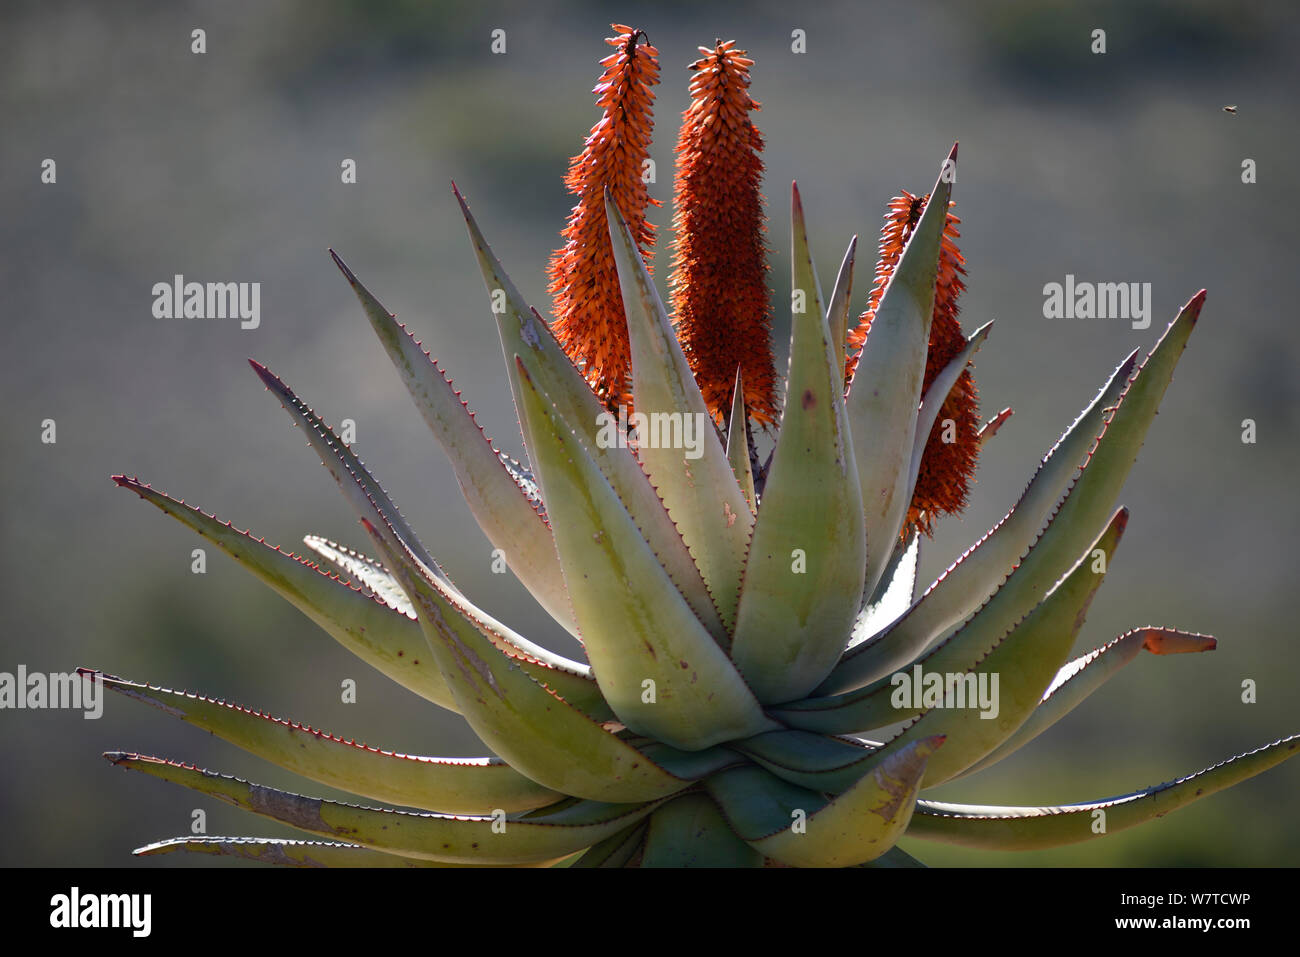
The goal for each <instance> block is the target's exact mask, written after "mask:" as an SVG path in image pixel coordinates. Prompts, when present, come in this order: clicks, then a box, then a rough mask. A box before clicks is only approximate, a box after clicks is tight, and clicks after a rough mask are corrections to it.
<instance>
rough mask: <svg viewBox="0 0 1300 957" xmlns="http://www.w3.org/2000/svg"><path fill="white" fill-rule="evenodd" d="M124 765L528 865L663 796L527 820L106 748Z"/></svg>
mask: <svg viewBox="0 0 1300 957" xmlns="http://www.w3.org/2000/svg"><path fill="white" fill-rule="evenodd" d="M104 757H106V758H107V759H108V760H109V761H110V762H112V763H113V764H115V765H117V766H118V767H120V768H126V769H128V770H134V771H144V772H145V773H147V774H151V775H153V776H154V777H158V778H162V779H163V780H164V781H171V782H172V783H174V784H180V785H182V786H184V787H188V788H192V789H193V790H196V791H199V792H201V793H203V794H208V795H211V796H212V797H214V798H216V799H217V800H219V801H224V802H225V803H227V804H230V805H233V806H234V807H237V808H242V809H243V810H246V811H252V812H253V813H255V814H260V815H261V816H263V817H266V818H270V819H271V820H274V821H280V822H282V823H284V824H288V825H289V826H290V827H294V828H297V829H298V830H300V831H306V832H308V833H310V834H319V835H322V836H324V837H328V838H335V839H341V840H344V841H346V842H348V843H351V844H362V845H365V846H366V847H373V848H376V849H378V850H381V851H387V852H389V853H392V854H400V855H402V856H404V857H418V858H422V859H425V860H432V861H445V862H448V863H453V864H483V863H490V864H530V863H541V862H545V861H554V860H555V859H556V858H559V857H563V856H565V855H568V854H572V853H574V852H576V851H580V850H582V849H583V848H585V847H590V846H591V845H592V844H594V843H596V842H597V841H600V840H604V839H605V838H606V837H608V836H609V835H611V834H614V833H616V832H617V831H620V830H622V829H623V828H625V827H627V826H628V825H629V824H632V823H633V822H635V821H638V820H640V819H641V818H643V817H646V816H647V815H649V814H650V813H651V812H652V811H653V810H654V809H655V808H657V807H658V806H659V805H660V804H661V803H662V802H661V801H651V802H647V803H642V804H602V803H599V802H595V801H580V802H577V803H576V804H569V805H565V806H563V807H562V808H561V809H560V810H557V811H554V812H552V813H550V814H545V815H537V816H534V817H529V818H526V819H520V818H516V819H514V820H510V819H506V818H504V817H502V816H500V815H498V816H495V817H453V816H451V815H446V814H427V813H415V812H411V811H395V810H392V809H391V808H370V807H358V806H356V805H352V804H340V803H339V802H337V801H326V800H323V799H321V798H309V797H303V796H302V795H300V794H293V793H290V792H288V791H279V790H276V789H275V788H268V787H264V786H262V785H260V784H253V783H250V782H248V781H244V780H241V779H239V778H236V777H231V776H229V775H225V774H218V773H217V772H215V771H209V770H206V769H205V768H198V767H195V766H194V765H192V764H181V763H179V762H175V761H166V760H164V759H162V758H156V757H151V756H148V755H140V754H128V753H124V752H121V751H109V752H106V753H105V755H104Z"/></svg>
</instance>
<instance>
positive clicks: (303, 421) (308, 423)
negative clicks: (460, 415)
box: [248, 359, 456, 589]
mask: <svg viewBox="0 0 1300 957" xmlns="http://www.w3.org/2000/svg"><path fill="white" fill-rule="evenodd" d="M248 364H249V365H250V366H252V367H253V371H254V372H256V373H257V377H258V378H259V379H261V380H262V383H263V384H264V385H265V386H266V388H267V391H268V392H271V393H273V394H274V395H275V396H276V398H278V399H279V400H280V405H281V406H283V407H284V410H285V411H286V412H288V413H289V415H290V417H291V418H292V419H293V422H294V425H296V426H298V428H300V429H302V431H303V433H304V434H305V435H306V436H307V444H308V445H310V446H311V447H312V448H313V449H315V451H316V454H317V455H318V456H320V461H321V464H322V465H324V466H325V470H326V471H327V472H329V473H330V476H331V477H332V478H333V479H334V481H335V483H336V484H337V485H338V487H339V491H341V492H342V493H343V497H344V498H346V499H347V500H348V503H349V504H350V505H351V506H352V509H353V511H355V512H356V513H357V515H358V516H359V517H361V518H369V519H370V520H371V522H380V521H382V522H385V523H386V524H388V525H390V526H391V527H392V529H393V531H394V532H395V533H396V534H397V535H398V536H399V537H400V538H401V540H402V541H403V543H405V544H406V546H407V547H408V548H409V549H410V550H411V551H412V552H413V553H414V554H415V555H416V557H417V558H419V559H420V561H421V562H423V563H424V565H425V567H427V568H428V569H429V571H430V572H431V573H432V574H433V575H434V576H436V577H437V578H438V579H439V580H440V581H441V582H443V584H445V585H448V586H450V587H451V588H453V589H454V588H455V587H456V586H455V585H453V584H452V581H451V579H450V578H448V577H447V575H446V574H445V573H444V572H443V570H442V567H441V566H440V565H439V564H438V562H437V560H436V559H435V558H434V557H433V556H432V555H431V554H429V551H428V549H426V548H425V547H424V546H423V545H422V544H421V543H420V540H419V538H418V537H417V536H416V534H415V532H414V531H413V530H412V529H411V527H410V526H409V525H407V524H406V520H405V519H404V518H402V515H401V513H400V512H399V511H398V510H397V506H396V505H394V504H393V502H392V500H391V499H390V498H389V497H388V493H387V492H385V491H384V489H383V487H382V486H381V485H380V484H379V483H378V482H377V481H375V478H374V476H372V475H371V474H370V472H369V471H368V470H367V469H366V467H365V464H364V463H362V461H361V460H360V459H359V458H357V457H356V455H355V454H353V452H352V450H351V449H350V448H348V446H347V445H345V444H344V443H343V442H342V440H340V439H339V437H338V436H337V435H335V434H334V430H333V429H331V428H330V427H329V426H328V425H326V424H325V422H324V420H323V419H321V417H320V416H318V415H317V414H316V413H315V412H313V411H312V410H311V408H310V407H309V406H308V405H307V403H305V402H303V401H302V399H300V398H298V396H296V395H295V394H294V392H293V390H292V389H290V388H289V387H288V386H287V385H286V384H285V383H284V380H283V379H281V378H280V377H279V376H277V375H276V374H275V373H274V372H272V371H271V370H270V369H268V368H267V367H266V366H264V365H262V364H261V363H260V362H257V361H255V360H253V359H249V360H248Z"/></svg>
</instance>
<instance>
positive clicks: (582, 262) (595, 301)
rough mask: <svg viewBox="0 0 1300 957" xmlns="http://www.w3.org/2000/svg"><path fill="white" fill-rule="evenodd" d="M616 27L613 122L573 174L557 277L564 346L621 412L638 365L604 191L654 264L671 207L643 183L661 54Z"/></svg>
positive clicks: (557, 327) (555, 260) (604, 95)
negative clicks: (572, 200)
mask: <svg viewBox="0 0 1300 957" xmlns="http://www.w3.org/2000/svg"><path fill="white" fill-rule="evenodd" d="M611 26H612V27H613V29H614V30H615V31H616V32H617V33H618V35H617V36H614V37H608V38H606V40H605V42H606V43H608V44H610V45H611V46H613V47H616V48H617V52H615V53H612V54H610V55H609V56H607V57H605V59H603V60H601V61H600V65H601V66H603V67H604V68H605V72H604V74H603V75H602V76H601V78H600V81H599V82H598V83H597V84H596V86H595V88H594V89H593V90H592V92H593V93H594V94H596V104H597V105H598V106H599V107H600V108H601V109H602V111H603V113H602V115H601V118H600V120H599V122H597V123H596V125H595V126H593V127H592V128H591V132H590V133H589V134H588V135H587V140H586V142H585V143H584V144H583V148H582V152H581V153H579V154H578V155H577V156H575V157H574V158H573V160H572V161H571V162H570V164H569V172H568V174H567V175H566V176H565V179H564V184H565V186H567V187H568V189H569V191H570V192H571V193H573V194H574V195H575V196H577V197H578V204H577V205H576V206H574V207H573V211H572V212H571V213H570V215H569V221H568V224H567V225H566V226H565V228H564V230H563V231H562V232H561V234H560V235H561V236H562V237H563V239H564V241H565V242H564V246H563V247H562V248H561V249H558V250H556V252H555V254H554V255H553V256H552V257H551V263H550V267H549V269H548V275H549V277H550V293H551V297H552V300H553V303H554V310H555V323H554V326H553V328H554V331H555V337H556V338H557V339H558V340H559V342H560V345H561V346H562V347H563V348H564V351H565V352H566V353H567V354H568V356H569V358H570V359H572V360H573V361H574V363H575V364H576V365H577V366H578V367H579V368H580V369H582V371H583V373H584V375H586V377H587V381H588V382H589V383H590V384H591V387H592V388H593V389H594V390H595V391H596V393H597V394H598V395H599V396H600V397H601V398H602V399H604V400H605V401H606V402H607V403H608V404H610V405H611V406H614V405H617V404H618V403H619V402H620V401H625V400H626V392H627V380H628V377H629V374H630V372H631V359H630V355H629V351H628V343H627V320H626V319H625V317H624V313H623V297H622V294H621V292H620V291H619V283H618V270H617V269H616V267H615V266H614V256H613V251H612V249H611V248H610V239H609V226H608V224H607V223H606V220H605V201H604V190H605V187H606V186H608V187H609V190H610V193H611V194H612V195H613V197H614V202H615V203H617V204H618V208H619V209H620V210H622V212H623V216H624V218H625V219H626V220H627V223H628V226H629V227H631V230H632V235H633V237H634V238H635V239H636V243H637V246H638V247H639V248H640V250H641V253H642V255H645V256H646V258H647V260H648V259H649V256H648V255H647V253H648V251H649V250H650V249H651V248H652V247H653V246H654V227H653V226H652V225H651V224H650V223H648V222H646V218H645V213H646V208H647V207H648V206H651V205H653V206H659V205H662V204H661V203H659V202H658V201H657V200H653V199H651V198H650V196H649V194H648V193H647V192H646V185H645V182H644V181H643V180H642V174H643V169H644V163H645V161H646V159H648V158H649V154H650V135H651V133H652V131H653V129H654V109H653V108H654V93H653V92H651V89H650V88H651V87H652V86H654V85H655V84H656V83H658V82H659V59H658V57H659V51H658V50H656V49H655V48H654V47H653V46H651V45H650V44H649V42H646V40H645V34H644V33H642V32H641V31H640V30H634V29H632V28H631V27H627V26H624V25H622V24H620V23H615V24H611Z"/></svg>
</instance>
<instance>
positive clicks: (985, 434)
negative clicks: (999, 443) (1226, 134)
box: [975, 406, 1012, 448]
mask: <svg viewBox="0 0 1300 957" xmlns="http://www.w3.org/2000/svg"><path fill="white" fill-rule="evenodd" d="M1011 415H1012V410H1011V408H1010V406H1008V407H1007V408H1005V409H1003V410H1002V411H1001V412H999V413H998V414H997V415H995V416H993V418H991V419H989V420H988V421H987V422H985V423H984V424H983V425H981V426H980V430H979V432H978V433H977V434H976V436H975V437H976V438H977V439H979V443H980V448H983V447H984V443H985V442H987V441H988V440H989V439H991V438H993V436H995V435H997V434H998V430H1000V429H1001V428H1002V426H1004V425H1006V422H1007V419H1009V418H1011Z"/></svg>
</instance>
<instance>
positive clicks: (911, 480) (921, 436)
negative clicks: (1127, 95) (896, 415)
mask: <svg viewBox="0 0 1300 957" xmlns="http://www.w3.org/2000/svg"><path fill="white" fill-rule="evenodd" d="M992 328H993V320H991V319H990V320H989V321H988V322H986V323H984V325H982V326H980V327H979V328H978V329H976V330H975V331H974V332H972V333H971V334H970V337H969V338H967V340H966V345H965V346H963V347H962V350H961V352H959V353H957V355H955V356H953V357H952V359H950V360H949V361H948V364H947V365H945V366H944V367H943V368H942V369H940V370H939V374H938V375H937V376H935V377H934V381H933V382H931V383H930V388H929V389H927V390H926V392H925V398H924V399H922V400H921V411H920V412H919V413H918V414H917V417H916V437H915V441H914V444H913V445H912V460H911V464H909V465H908V469H907V492H906V500H907V501H909V502H910V501H911V500H912V496H913V495H915V494H916V479H917V476H919V475H920V474H921V460H922V459H923V458H924V457H925V447H926V444H927V443H928V442H929V441H930V433H931V432H932V431H933V430H934V423H935V420H936V419H937V418H938V417H939V410H940V409H942V408H943V404H944V402H945V401H946V400H947V398H948V393H950V392H951V391H952V389H953V386H955V385H956V384H957V380H958V379H959V378H961V374H962V373H963V372H964V371H966V364H967V363H968V362H970V360H971V359H972V358H973V357H974V355H975V353H977V352H979V349H980V346H982V345H984V340H985V339H987V338H988V337H989V331H990V330H991V329H992Z"/></svg>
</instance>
